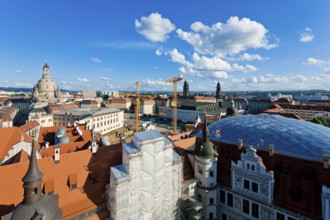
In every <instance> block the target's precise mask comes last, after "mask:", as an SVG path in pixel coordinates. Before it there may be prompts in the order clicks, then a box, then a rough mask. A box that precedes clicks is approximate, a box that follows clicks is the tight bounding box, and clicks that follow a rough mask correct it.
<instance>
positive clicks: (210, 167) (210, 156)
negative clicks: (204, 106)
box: [194, 117, 218, 219]
mask: <svg viewBox="0 0 330 220" xmlns="http://www.w3.org/2000/svg"><path fill="white" fill-rule="evenodd" d="M194 157H195V164H194V166H195V169H194V172H195V178H197V179H198V182H197V185H196V192H197V193H196V197H197V200H198V201H200V202H201V203H202V213H201V217H202V219H217V217H218V216H217V201H218V199H217V161H218V158H217V153H216V151H215V150H214V148H213V144H212V142H211V141H210V140H209V130H208V127H207V123H206V117H205V122H204V129H203V140H202V141H201V142H199V143H196V147H195V150H194Z"/></svg>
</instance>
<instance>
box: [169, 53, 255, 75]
mask: <svg viewBox="0 0 330 220" xmlns="http://www.w3.org/2000/svg"><path fill="white" fill-rule="evenodd" d="M167 54H168V55H169V56H170V57H171V61H172V62H175V63H178V64H181V65H182V66H180V67H179V71H180V72H181V73H184V74H189V75H192V76H196V77H201V78H202V77H207V78H228V72H244V73H247V72H254V71H257V68H256V67H255V66H253V65H250V64H247V65H244V66H242V65H239V64H237V63H235V64H233V65H231V64H230V63H228V62H227V61H225V60H224V59H222V58H221V57H217V56H211V57H209V56H204V55H199V54H198V53H193V55H192V56H191V57H189V60H187V59H186V57H185V56H184V55H183V54H182V53H180V52H179V51H178V50H177V49H173V50H169V51H168V53H167Z"/></svg>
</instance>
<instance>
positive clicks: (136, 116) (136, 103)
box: [134, 82, 140, 132]
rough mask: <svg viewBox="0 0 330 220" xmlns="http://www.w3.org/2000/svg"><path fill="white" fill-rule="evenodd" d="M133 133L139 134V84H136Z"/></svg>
mask: <svg viewBox="0 0 330 220" xmlns="http://www.w3.org/2000/svg"><path fill="white" fill-rule="evenodd" d="M134 110H135V132H139V126H140V83H139V82H136V96H135V109H134Z"/></svg>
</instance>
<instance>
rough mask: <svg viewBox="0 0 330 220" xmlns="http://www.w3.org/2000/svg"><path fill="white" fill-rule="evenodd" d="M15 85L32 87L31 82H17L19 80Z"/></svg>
mask: <svg viewBox="0 0 330 220" xmlns="http://www.w3.org/2000/svg"><path fill="white" fill-rule="evenodd" d="M16 86H19V87H28V88H32V87H33V85H32V84H28V83H19V82H17V83H16Z"/></svg>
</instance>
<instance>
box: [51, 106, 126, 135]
mask: <svg viewBox="0 0 330 220" xmlns="http://www.w3.org/2000/svg"><path fill="white" fill-rule="evenodd" d="M75 122H78V123H80V124H84V123H87V129H93V131H95V132H100V133H101V134H102V135H103V134H106V133H109V132H111V131H113V130H116V129H118V128H122V127H123V126H124V112H123V111H122V110H119V109H115V108H79V109H72V110H62V111H57V112H54V125H55V126H66V125H73V124H74V123H75Z"/></svg>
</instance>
